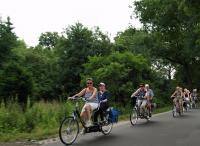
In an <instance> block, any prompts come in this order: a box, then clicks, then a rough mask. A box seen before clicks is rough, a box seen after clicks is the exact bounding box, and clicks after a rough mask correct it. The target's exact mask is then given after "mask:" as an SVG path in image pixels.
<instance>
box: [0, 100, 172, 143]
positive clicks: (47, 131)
mask: <svg viewBox="0 0 200 146" xmlns="http://www.w3.org/2000/svg"><path fill="white" fill-rule="evenodd" d="M114 107H118V109H119V110H120V117H119V121H123V120H128V119H129V113H130V110H129V109H130V107H127V108H122V107H120V106H114ZM72 108H73V106H72V104H71V103H65V104H62V103H58V102H54V103H44V102H39V103H36V104H34V106H33V107H28V109H27V111H26V112H25V113H23V112H22V111H21V110H20V108H19V106H17V105H16V104H11V105H9V106H8V107H7V108H5V107H4V106H1V108H0V142H13V141H30V140H41V139H46V138H50V137H51V138H52V137H57V136H58V128H59V126H60V122H61V120H62V119H63V117H64V115H65V112H66V114H70V113H71V109H72ZM169 110H170V106H166V107H163V108H158V109H156V110H155V112H154V114H156V113H161V112H166V111H169Z"/></svg>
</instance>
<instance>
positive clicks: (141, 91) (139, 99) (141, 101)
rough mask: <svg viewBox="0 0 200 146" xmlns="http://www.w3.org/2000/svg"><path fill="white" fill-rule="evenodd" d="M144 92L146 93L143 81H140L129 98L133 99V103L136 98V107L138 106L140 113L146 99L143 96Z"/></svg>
mask: <svg viewBox="0 0 200 146" xmlns="http://www.w3.org/2000/svg"><path fill="white" fill-rule="evenodd" d="M145 94H146V90H145V86H144V84H143V83H141V84H140V88H139V89H137V90H136V91H135V92H134V93H133V94H132V95H131V98H132V99H133V103H134V102H136V100H137V102H138V103H137V104H138V107H139V108H140V113H142V110H144V107H145V106H146V104H147V99H146V98H145ZM134 104H135V103H134Z"/></svg>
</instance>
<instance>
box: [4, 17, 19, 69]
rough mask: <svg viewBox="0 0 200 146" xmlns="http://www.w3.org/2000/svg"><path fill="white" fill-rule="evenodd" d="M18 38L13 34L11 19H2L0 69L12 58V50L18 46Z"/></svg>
mask: <svg viewBox="0 0 200 146" xmlns="http://www.w3.org/2000/svg"><path fill="white" fill-rule="evenodd" d="M16 41H17V36H16V35H15V33H14V32H13V27H12V23H11V22H10V18H9V17H8V18H7V21H2V20H1V19H0V68H1V67H2V65H3V63H5V61H6V60H7V59H8V58H9V57H10V54H11V50H12V48H14V47H15V46H16Z"/></svg>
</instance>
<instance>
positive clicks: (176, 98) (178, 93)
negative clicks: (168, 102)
mask: <svg viewBox="0 0 200 146" xmlns="http://www.w3.org/2000/svg"><path fill="white" fill-rule="evenodd" d="M171 98H172V99H173V103H174V104H175V105H176V104H177V103H178V104H179V108H180V111H181V112H183V99H182V98H183V92H182V88H181V87H179V86H177V87H176V90H175V91H174V93H173V94H172V96H171Z"/></svg>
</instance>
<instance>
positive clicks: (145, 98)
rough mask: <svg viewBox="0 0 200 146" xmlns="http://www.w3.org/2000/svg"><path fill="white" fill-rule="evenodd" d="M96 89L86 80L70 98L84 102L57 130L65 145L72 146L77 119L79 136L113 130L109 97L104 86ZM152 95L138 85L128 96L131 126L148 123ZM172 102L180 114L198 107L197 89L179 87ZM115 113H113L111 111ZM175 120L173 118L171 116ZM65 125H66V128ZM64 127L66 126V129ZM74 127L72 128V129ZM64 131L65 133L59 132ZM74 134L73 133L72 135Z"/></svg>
mask: <svg viewBox="0 0 200 146" xmlns="http://www.w3.org/2000/svg"><path fill="white" fill-rule="evenodd" d="M98 85H99V88H98V89H97V88H95V87H94V82H93V79H92V78H88V79H87V80H86V87H85V88H83V89H82V90H81V91H80V92H79V93H77V94H75V95H74V96H72V97H69V98H68V99H70V100H75V101H78V100H79V99H84V101H85V103H84V106H83V107H82V110H81V112H80V111H79V109H78V108H77V107H78V106H79V105H78V104H76V110H75V111H74V112H73V113H74V114H73V115H72V116H71V117H66V118H65V119H64V120H63V122H62V124H61V126H60V130H59V133H60V139H61V141H62V142H63V143H64V144H68V145H69V144H72V143H73V142H74V141H75V140H76V137H77V135H78V133H79V124H78V121H77V119H79V120H80V122H81V124H82V126H83V129H82V130H81V132H80V133H81V134H85V133H90V132H102V133H103V134H105V135H107V134H109V133H110V132H111V130H112V125H113V121H112V119H111V118H110V113H112V109H111V108H109V98H110V97H111V94H110V93H109V91H107V90H106V84H105V83H103V82H100V83H99V84H98ZM153 98H154V93H153V90H152V89H151V88H150V86H149V84H144V83H141V84H140V87H139V88H138V89H137V90H136V91H135V92H133V93H132V94H131V101H132V102H131V103H132V107H133V110H132V111H131V113H130V121H131V124H132V125H133V126H134V125H135V124H136V122H137V120H138V119H146V120H147V121H149V119H150V117H151V116H152V110H153V107H155V105H154V104H153ZM171 99H172V101H173V107H175V108H176V107H179V114H181V113H182V112H183V111H184V109H186V107H188V106H193V105H196V103H197V89H193V90H192V91H191V92H190V91H189V90H188V89H186V88H185V89H183V88H182V87H179V86H178V87H176V90H175V91H174V93H173V94H172V95H171ZM113 111H114V110H113ZM173 116H174V114H173ZM67 123H68V124H67ZM64 125H68V126H67V127H65V126H64ZM72 125H74V126H75V127H76V128H75V127H74V126H72ZM63 128H64V133H63V132H62V131H63V130H62V129H63ZM73 131H75V132H73ZM63 134H67V137H69V138H70V136H69V135H72V139H71V140H69V141H67V140H66V141H65V140H64V136H63Z"/></svg>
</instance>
